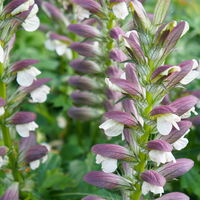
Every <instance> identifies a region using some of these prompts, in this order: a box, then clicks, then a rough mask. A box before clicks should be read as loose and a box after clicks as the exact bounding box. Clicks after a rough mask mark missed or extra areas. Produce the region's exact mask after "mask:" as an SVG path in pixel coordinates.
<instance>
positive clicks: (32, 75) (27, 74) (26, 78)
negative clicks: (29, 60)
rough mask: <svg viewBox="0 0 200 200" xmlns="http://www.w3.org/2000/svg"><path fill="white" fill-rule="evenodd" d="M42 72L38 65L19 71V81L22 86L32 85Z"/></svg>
mask: <svg viewBox="0 0 200 200" xmlns="http://www.w3.org/2000/svg"><path fill="white" fill-rule="evenodd" d="M39 74H41V72H40V71H39V70H38V69H37V68H36V67H33V66H31V67H29V68H25V69H23V70H21V71H18V72H17V83H18V84H19V85H20V86H22V87H28V86H30V85H31V84H32V83H33V81H34V80H36V77H37V76H38V75H39Z"/></svg>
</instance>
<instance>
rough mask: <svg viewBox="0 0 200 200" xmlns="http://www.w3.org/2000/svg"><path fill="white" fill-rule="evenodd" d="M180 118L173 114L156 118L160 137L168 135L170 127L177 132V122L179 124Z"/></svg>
mask: <svg viewBox="0 0 200 200" xmlns="http://www.w3.org/2000/svg"><path fill="white" fill-rule="evenodd" d="M180 121H181V118H180V117H179V116H177V115H175V114H172V113H169V114H162V115H160V116H159V117H158V118H157V129H158V132H159V133H160V134H161V135H168V134H169V133H170V132H171V130H172V127H173V126H174V127H175V128H176V129H177V130H179V126H178V124H177V122H180Z"/></svg>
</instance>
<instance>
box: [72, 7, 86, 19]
mask: <svg viewBox="0 0 200 200" xmlns="http://www.w3.org/2000/svg"><path fill="white" fill-rule="evenodd" d="M75 8H76V13H77V17H78V19H79V20H83V19H87V18H89V17H90V12H89V11H88V10H86V9H84V8H82V7H80V6H76V7H75Z"/></svg>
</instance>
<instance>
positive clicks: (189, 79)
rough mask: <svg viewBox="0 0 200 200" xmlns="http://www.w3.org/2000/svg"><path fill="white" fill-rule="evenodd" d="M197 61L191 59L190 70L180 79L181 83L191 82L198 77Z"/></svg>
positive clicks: (199, 73)
mask: <svg viewBox="0 0 200 200" xmlns="http://www.w3.org/2000/svg"><path fill="white" fill-rule="evenodd" d="M198 65H199V64H198V62H197V61H196V60H193V66H192V70H191V71H190V72H189V73H188V74H187V75H186V76H185V77H184V78H183V79H182V80H181V81H180V83H181V84H183V85H187V84H188V83H190V82H192V81H193V80H194V79H195V78H197V77H199V75H200V72H199V71H198V69H197V68H198Z"/></svg>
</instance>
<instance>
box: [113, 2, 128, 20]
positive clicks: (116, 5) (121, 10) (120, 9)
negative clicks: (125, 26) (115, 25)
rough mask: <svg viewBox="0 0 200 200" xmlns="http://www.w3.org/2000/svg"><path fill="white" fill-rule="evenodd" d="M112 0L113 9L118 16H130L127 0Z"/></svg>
mask: <svg viewBox="0 0 200 200" xmlns="http://www.w3.org/2000/svg"><path fill="white" fill-rule="evenodd" d="M110 2H111V3H113V5H112V10H113V13H114V15H115V16H116V17H117V18H119V19H125V18H126V17H127V16H128V14H129V12H128V8H127V5H126V2H125V1H123V0H121V1H119V0H111V1H110Z"/></svg>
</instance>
